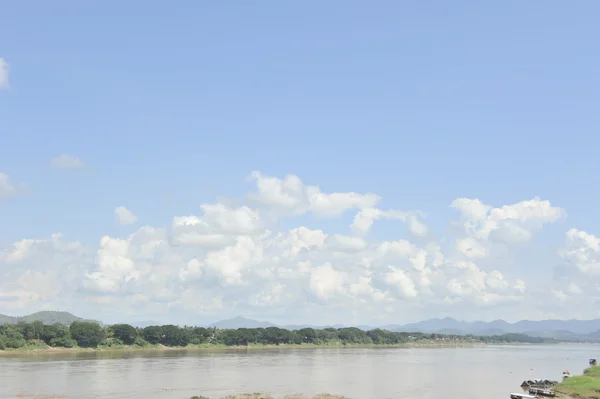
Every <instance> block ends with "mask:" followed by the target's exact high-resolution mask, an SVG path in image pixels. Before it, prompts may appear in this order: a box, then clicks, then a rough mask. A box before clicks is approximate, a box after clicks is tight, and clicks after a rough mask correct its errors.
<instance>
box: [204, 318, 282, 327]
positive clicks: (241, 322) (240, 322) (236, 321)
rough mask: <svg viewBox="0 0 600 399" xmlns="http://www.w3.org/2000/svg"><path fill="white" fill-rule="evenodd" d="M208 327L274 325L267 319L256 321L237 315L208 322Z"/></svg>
mask: <svg viewBox="0 0 600 399" xmlns="http://www.w3.org/2000/svg"><path fill="white" fill-rule="evenodd" d="M208 327H216V328H219V329H223V330H227V329H236V328H266V327H276V325H275V324H273V323H269V322H268V321H258V320H252V319H247V318H245V317H240V316H238V317H234V318H233V319H226V320H221V321H217V322H216V323H212V324H209V325H208Z"/></svg>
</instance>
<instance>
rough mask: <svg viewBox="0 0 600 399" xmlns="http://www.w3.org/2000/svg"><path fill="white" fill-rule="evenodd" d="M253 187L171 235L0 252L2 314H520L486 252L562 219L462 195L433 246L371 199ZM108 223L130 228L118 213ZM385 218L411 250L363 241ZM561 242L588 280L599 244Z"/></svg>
mask: <svg viewBox="0 0 600 399" xmlns="http://www.w3.org/2000/svg"><path fill="white" fill-rule="evenodd" d="M251 180H252V181H253V182H254V183H255V184H256V189H255V190H252V192H251V193H250V194H249V195H248V197H247V198H248V201H247V202H246V203H245V204H241V205H239V206H232V205H231V204H225V203H222V202H216V203H205V204H201V205H200V206H199V212H197V214H192V215H184V216H181V215H180V216H174V217H173V218H172V221H171V224H170V226H168V227H167V228H156V227H151V226H143V227H141V228H139V229H138V230H137V231H135V232H133V233H132V234H129V235H127V236H124V237H112V236H109V235H105V236H103V237H102V238H101V239H100V240H99V242H98V244H97V245H96V246H92V247H88V246H85V245H83V244H80V243H79V242H77V241H73V240H67V239H65V238H64V237H62V236H61V235H59V234H57V235H53V236H52V237H47V238H37V239H27V240H21V241H18V242H15V243H13V244H10V245H7V246H4V247H0V292H2V293H3V294H4V293H7V295H5V298H4V299H3V300H1V301H0V312H1V311H2V310H3V309H10V310H11V311H12V312H13V313H14V312H23V313H24V312H26V311H34V310H37V309H39V308H40V307H42V306H46V307H51V308H64V304H65V303H68V304H71V305H70V306H71V307H70V309H72V310H74V311H77V310H78V309H82V310H85V311H86V312H90V314H89V317H93V316H94V315H95V314H102V309H112V311H113V312H115V311H116V312H123V313H120V314H119V315H117V316H121V317H117V318H121V319H122V317H124V316H125V312H131V313H134V314H135V313H136V312H145V314H147V313H148V312H151V314H152V315H161V314H165V315H168V314H174V313H177V314H185V315H187V317H188V320H190V321H191V320H194V318H196V317H199V316H212V317H213V318H216V317H225V316H228V315H229V316H231V315H235V314H252V313H257V312H267V313H269V314H273V313H277V312H287V313H288V314H289V313H290V312H291V311H292V310H293V313H294V316H295V317H302V318H303V319H304V321H309V320H312V321H314V320H316V319H317V318H319V317H321V316H323V317H325V316H326V317H327V318H328V319H329V322H333V321H336V322H344V321H345V320H346V321H347V320H348V318H350V317H354V316H352V315H355V314H357V313H358V314H362V315H364V317H365V322H369V321H372V320H373V319H376V318H385V319H387V320H388V321H389V322H399V321H405V318H406V312H407V311H409V310H413V311H414V309H433V310H435V311H438V312H445V311H449V310H450V311H454V312H459V313H457V314H455V316H457V317H463V316H464V314H465V312H467V313H468V312H482V313H483V312H485V310H482V309H488V308H489V307H495V306H504V307H510V306H513V308H510V309H520V308H521V307H520V306H519V305H520V304H521V303H522V302H523V301H524V300H525V299H526V298H527V296H528V294H529V290H530V287H529V285H530V284H528V283H529V282H527V283H526V279H525V278H523V277H522V276H520V275H519V273H518V271H517V272H515V271H514V270H505V269H503V267H502V266H503V265H502V263H494V262H493V259H491V258H490V256H489V251H490V248H493V245H495V243H496V242H501V243H503V244H506V243H509V244H511V245H512V244H518V243H522V242H523V241H524V240H532V239H533V237H534V235H535V233H536V231H538V230H539V229H540V228H542V227H543V226H544V225H545V224H548V223H553V222H556V221H557V220H558V219H559V218H560V217H561V216H562V215H563V214H564V211H562V210H561V209H559V208H556V207H554V206H552V205H551V204H550V203H549V202H548V201H542V200H540V199H533V200H529V201H523V202H519V203H517V204H513V205H506V206H503V207H499V208H494V207H493V206H490V205H485V204H483V203H482V202H481V201H479V200H477V199H465V198H462V199H458V200H456V201H454V203H453V204H452V205H451V206H452V207H454V208H455V209H457V210H459V219H458V220H456V221H455V222H454V227H455V228H454V231H455V232H456V236H452V237H451V238H453V239H454V240H455V241H452V240H448V237H443V238H442V239H433V238H431V235H430V234H429V232H428V228H427V226H426V225H425V224H424V222H423V221H422V218H423V217H424V214H423V213H422V212H417V211H401V210H381V209H379V208H378V207H376V206H377V203H378V201H379V197H378V196H376V195H374V194H368V193H367V194H361V193H355V192H352V191H347V192H343V193H329V192H326V191H324V190H322V189H320V188H318V187H317V186H307V185H305V184H304V183H302V181H301V180H300V179H299V178H298V177H296V176H293V175H289V176H287V177H284V178H276V177H266V176H264V175H263V174H261V173H260V172H254V173H253V174H252V176H251ZM351 212H353V213H354V219H353V222H352V225H351V226H350V227H348V226H347V224H346V223H347V222H343V221H340V223H339V224H338V229H336V231H331V232H330V231H326V230H325V229H320V228H316V227H307V226H303V225H300V226H293V225H292V226H289V225H287V226H286V228H282V226H283V225H285V223H284V224H282V223H280V220H279V219H273V218H271V215H273V214H276V215H277V218H281V217H283V218H285V217H286V216H297V215H300V214H314V215H316V216H319V217H327V218H335V217H339V216H341V215H342V214H343V213H351ZM115 216H116V217H117V220H118V221H120V222H121V223H123V222H129V223H133V222H135V216H133V214H132V213H131V212H130V211H128V210H127V209H126V208H124V207H119V208H117V209H116V210H115ZM381 219H388V220H398V221H400V222H401V223H404V224H405V225H406V227H407V229H408V230H409V231H410V232H411V233H412V235H414V236H418V237H419V240H418V242H419V244H417V243H416V241H415V242H412V241H411V240H407V239H402V238H399V237H393V236H390V237H387V239H381V238H379V239H371V238H370V235H366V233H368V232H369V231H370V230H372V229H375V228H376V224H375V223H374V222H375V221H377V220H381ZM291 220H296V219H295V218H294V219H291ZM328 223H329V222H328ZM342 229H345V230H347V231H339V230H342ZM567 237H568V238H567V245H566V248H565V250H564V251H563V252H561V254H562V255H561V256H562V258H563V259H564V260H565V261H566V262H568V263H569V264H571V265H573V268H574V269H576V270H578V271H580V272H582V273H591V275H593V274H594V273H593V271H594V270H595V267H596V264H595V263H594V262H597V259H596V258H595V257H597V256H598V239H597V238H595V237H594V238H590V237H588V236H586V235H584V234H581V232H578V231H573V232H569V234H568V236H567ZM594 240H595V241H594ZM448 242H450V243H454V242H455V243H456V245H448ZM553 288H554V289H555V291H556V292H554V294H552V295H553V296H554V297H555V298H557V300H558V299H560V300H561V301H564V300H565V296H569V295H578V293H580V292H582V291H584V290H585V289H586V287H585V286H582V285H581V284H578V283H577V282H576V281H570V285H565V286H564V287H559V286H557V287H553ZM559 291H560V292H559ZM117 305H118V307H116V306H117ZM74 306H75V307H77V309H73V307H74ZM115 309H117V310H115ZM534 311H535V310H534ZM319 315H320V316H319ZM414 317H415V316H414V315H413V318H414ZM417 317H418V316H417ZM403 318H404V320H403ZM418 318H421V317H418Z"/></svg>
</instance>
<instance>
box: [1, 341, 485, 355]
mask: <svg viewBox="0 0 600 399" xmlns="http://www.w3.org/2000/svg"><path fill="white" fill-rule="evenodd" d="M485 345H487V344H485V343H481V342H471V341H451V342H450V341H419V342H408V343H402V344H393V345H378V344H344V343H342V342H330V343H327V344H281V345H272V344H250V345H248V346H227V345H214V344H204V345H188V346H164V345H152V346H137V345H119V346H111V347H98V348H55V347H50V346H45V347H43V346H26V347H23V348H18V349H5V350H0V356H2V355H10V354H13V355H14V354H21V353H23V354H36V353H71V352H117V351H135V352H142V351H173V350H179V351H182V350H190V351H192V350H199V351H201V350H204V351H223V350H261V349H319V348H323V349H327V348H330V349H333V348H357V349H358V348H454V347H457V348H468V347H477V346H485Z"/></svg>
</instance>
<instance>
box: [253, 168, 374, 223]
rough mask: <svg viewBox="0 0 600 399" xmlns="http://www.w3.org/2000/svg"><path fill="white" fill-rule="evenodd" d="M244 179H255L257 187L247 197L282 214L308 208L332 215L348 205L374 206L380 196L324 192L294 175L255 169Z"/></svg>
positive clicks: (314, 212) (320, 213)
mask: <svg viewBox="0 0 600 399" xmlns="http://www.w3.org/2000/svg"><path fill="white" fill-rule="evenodd" d="M247 180H248V181H254V182H255V183H256V187H257V191H255V192H253V193H250V194H249V195H248V199H249V200H250V201H253V202H255V203H260V204H263V205H265V206H267V207H269V209H270V210H273V211H280V212H283V213H285V214H292V215H300V214H303V213H306V212H309V211H310V212H311V213H313V214H314V215H316V216H321V217H327V218H333V217H337V216H340V215H341V214H343V213H344V212H346V211H348V210H351V209H363V208H370V207H373V206H375V205H376V204H377V203H378V202H379V199H380V198H379V196H377V195H375V194H371V193H367V194H359V193H355V192H344V193H324V192H322V191H321V189H320V188H319V187H318V186H308V185H305V184H304V183H303V182H302V180H300V178H299V177H298V176H296V175H287V176H285V177H284V178H283V179H280V178H277V177H271V176H266V175H263V174H262V173H260V172H258V171H254V172H252V173H251V174H250V176H248V178H247Z"/></svg>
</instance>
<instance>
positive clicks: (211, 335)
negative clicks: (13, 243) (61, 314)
mask: <svg viewBox="0 0 600 399" xmlns="http://www.w3.org/2000/svg"><path fill="white" fill-rule="evenodd" d="M423 341H460V342H465V341H466V342H474V343H476V342H481V343H504V342H506V343H508V342H526V343H543V342H550V341H552V340H548V339H544V338H537V337H530V336H528V335H525V334H504V335H495V336H476V335H449V334H426V333H418V332H393V331H387V330H382V329H379V328H376V329H373V330H369V331H364V330H361V329H359V328H355V327H346V328H337V329H336V328H324V329H313V328H302V329H299V330H293V331H292V330H286V329H283V328H278V327H267V328H238V329H235V330H219V329H216V328H205V327H191V326H184V327H179V326H175V325H163V326H149V327H146V328H136V327H133V326H131V325H129V324H115V325H111V326H105V327H102V326H100V325H99V324H97V323H93V322H80V321H76V322H73V323H71V325H70V326H66V325H63V324H52V325H45V324H43V323H42V322H40V321H34V322H32V323H19V324H12V325H11V324H4V325H0V350H3V349H13V348H14V349H16V348H24V347H25V348H26V347H46V346H51V347H62V348H74V347H80V348H111V347H122V346H137V347H146V346H159V345H163V346H168V347H186V346H189V345H222V346H247V345H286V344H287V345H289V344H294V345H303V344H305V345H328V344H332V343H335V344H342V345H351V344H355V345H356V344H363V345H365V344H366V345H398V344H405V343H411V342H423Z"/></svg>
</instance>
